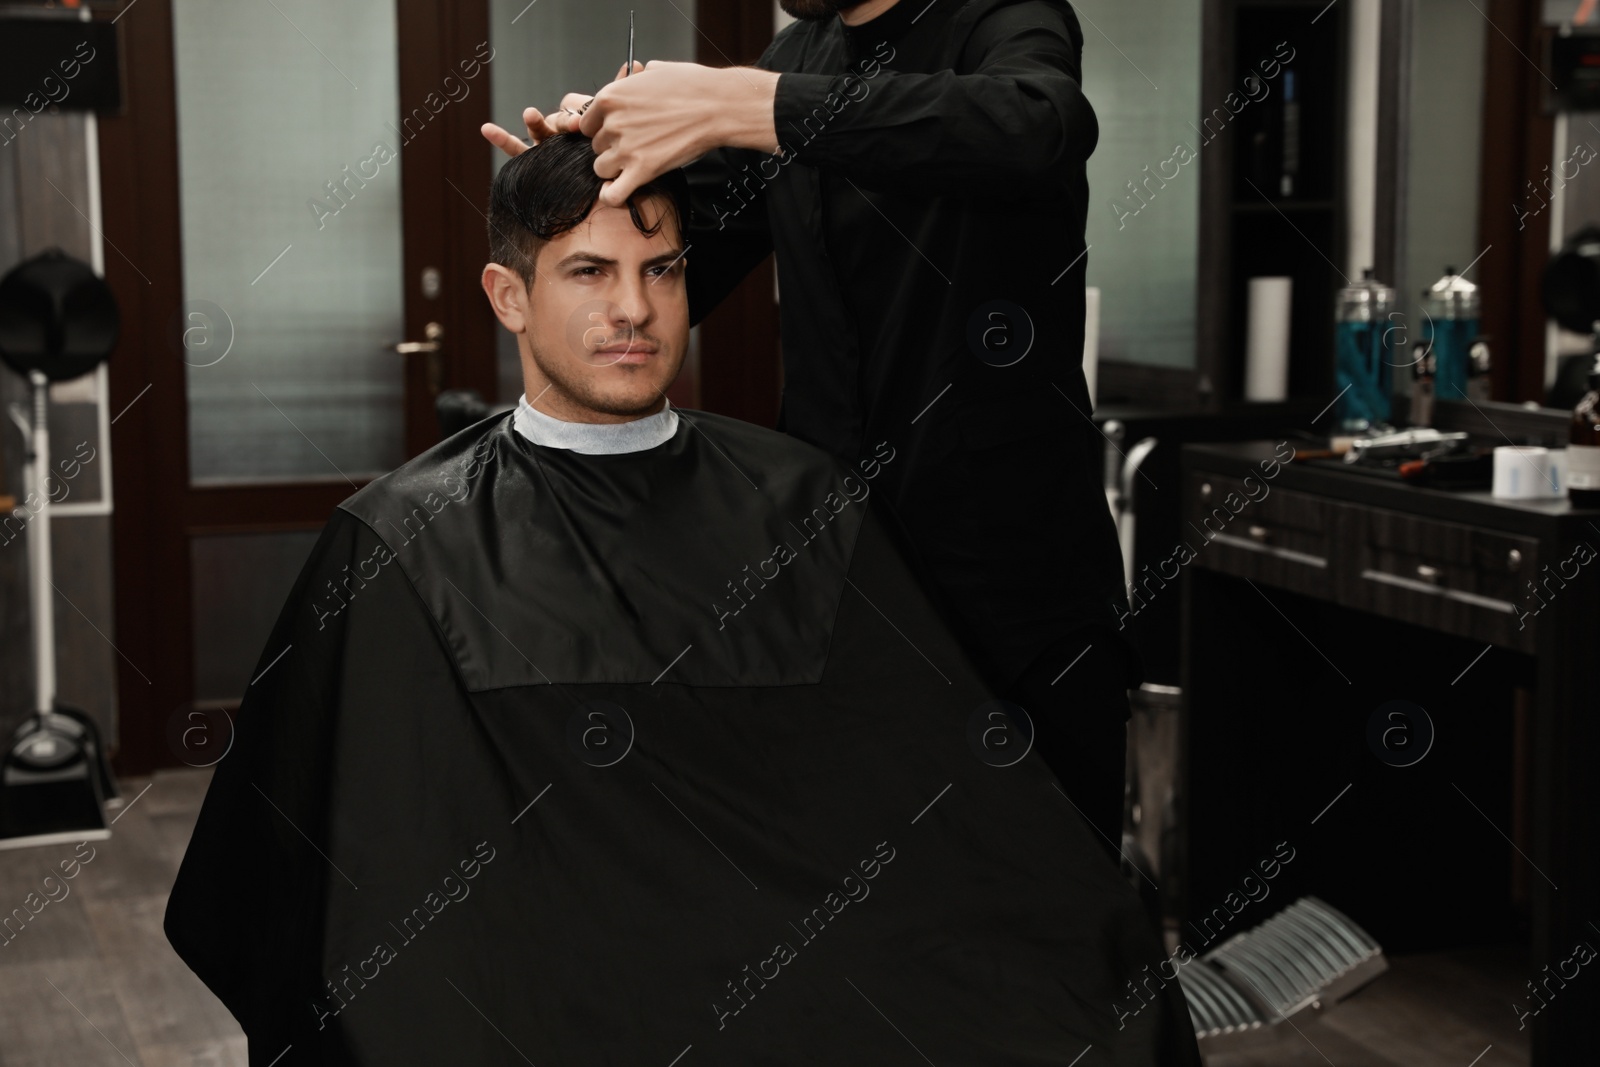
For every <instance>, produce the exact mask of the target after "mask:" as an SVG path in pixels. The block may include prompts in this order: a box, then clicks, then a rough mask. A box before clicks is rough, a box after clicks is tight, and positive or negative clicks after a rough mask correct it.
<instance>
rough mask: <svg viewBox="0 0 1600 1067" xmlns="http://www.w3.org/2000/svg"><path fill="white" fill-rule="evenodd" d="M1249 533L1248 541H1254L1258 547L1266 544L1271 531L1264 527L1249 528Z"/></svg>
mask: <svg viewBox="0 0 1600 1067" xmlns="http://www.w3.org/2000/svg"><path fill="white" fill-rule="evenodd" d="M1249 533H1250V540H1252V541H1254V542H1255V543H1256V544H1258V545H1264V544H1266V543H1267V538H1268V537H1269V536H1271V531H1270V530H1268V529H1267V528H1266V527H1265V526H1251V527H1250V530H1249Z"/></svg>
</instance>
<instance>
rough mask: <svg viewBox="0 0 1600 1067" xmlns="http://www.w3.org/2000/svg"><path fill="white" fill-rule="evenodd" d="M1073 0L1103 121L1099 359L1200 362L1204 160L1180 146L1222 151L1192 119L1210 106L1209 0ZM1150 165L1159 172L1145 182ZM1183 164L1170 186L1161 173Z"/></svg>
mask: <svg viewBox="0 0 1600 1067" xmlns="http://www.w3.org/2000/svg"><path fill="white" fill-rule="evenodd" d="M1073 7H1074V9H1075V10H1076V11H1077V12H1078V21H1079V22H1080V23H1081V24H1082V26H1083V87H1084V95H1086V96H1087V97H1088V98H1089V103H1090V104H1092V105H1093V106H1094V110H1095V115H1096V116H1097V117H1098V118H1099V120H1100V143H1099V146H1098V147H1097V148H1095V151H1094V155H1093V156H1091V157H1090V158H1089V227H1088V240H1089V244H1090V245H1091V246H1093V247H1092V248H1091V249H1090V250H1089V260H1088V284H1089V285H1093V286H1099V287H1100V358H1101V359H1115V360H1126V361H1128V362H1131V363H1154V364H1159V365H1162V366H1169V367H1193V366H1194V310H1195V262H1196V256H1197V255H1198V252H1199V209H1200V161H1199V159H1198V158H1195V159H1192V160H1191V161H1190V162H1188V163H1186V164H1184V163H1182V162H1180V161H1181V159H1182V158H1183V157H1182V156H1180V157H1179V159H1178V160H1174V159H1173V155H1174V151H1173V150H1174V149H1175V148H1176V147H1177V146H1178V145H1180V144H1182V145H1186V146H1188V147H1189V148H1191V149H1194V150H1196V151H1198V152H1205V151H1208V150H1209V151H1217V150H1218V149H1216V148H1211V149H1207V148H1205V147H1204V146H1202V145H1201V143H1200V138H1199V137H1198V136H1197V135H1196V133H1195V131H1194V127H1193V125H1192V123H1194V122H1195V120H1196V116H1197V115H1199V113H1200V110H1201V107H1200V2H1199V0H1145V2H1141V3H1137V4H1130V3H1122V2H1115V0H1081V2H1077V3H1074V5H1073ZM1169 160H1170V161H1172V162H1169ZM1146 167H1149V168H1150V169H1149V172H1148V174H1153V175H1158V180H1156V181H1153V182H1150V184H1149V185H1148V186H1147V185H1145V184H1144V183H1145V182H1146V180H1147V177H1148V175H1147V173H1146V171H1145V168H1146ZM1174 170H1176V171H1177V172H1178V173H1177V176H1176V177H1171V178H1169V180H1166V181H1165V184H1164V185H1162V184H1161V182H1160V180H1159V176H1162V175H1165V176H1170V175H1172V173H1173V171H1174ZM1129 182H1134V183H1135V184H1136V185H1139V186H1140V191H1141V194H1142V196H1143V201H1141V200H1140V199H1136V198H1135V197H1134V196H1133V194H1132V193H1131V192H1130V191H1129V190H1128V183H1129ZM1147 189H1153V190H1155V194H1154V195H1153V196H1152V195H1151V194H1150V193H1149V192H1148V191H1146V190H1147Z"/></svg>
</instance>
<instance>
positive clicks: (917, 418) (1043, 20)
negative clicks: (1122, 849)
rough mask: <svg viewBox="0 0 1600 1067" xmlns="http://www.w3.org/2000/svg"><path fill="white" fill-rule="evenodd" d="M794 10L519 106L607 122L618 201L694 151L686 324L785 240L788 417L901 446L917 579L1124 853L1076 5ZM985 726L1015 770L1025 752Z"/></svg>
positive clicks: (1122, 658)
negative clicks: (1088, 350)
mask: <svg viewBox="0 0 1600 1067" xmlns="http://www.w3.org/2000/svg"><path fill="white" fill-rule="evenodd" d="M781 4H782V7H783V9H784V10H785V11H786V12H788V13H789V14H790V15H792V16H794V17H795V18H796V19H798V20H799V21H798V22H796V23H794V24H793V25H790V26H788V27H786V28H785V29H784V30H783V31H782V32H780V33H779V34H778V36H777V38H776V40H774V41H773V42H772V44H771V46H770V47H768V49H767V50H766V52H765V54H764V55H763V56H762V57H761V59H760V60H759V61H758V63H757V65H756V66H755V67H730V68H721V69H719V68H713V67H706V66H701V65H698V64H693V63H666V62H652V63H649V64H648V65H644V66H639V65H636V66H635V67H634V68H633V70H632V71H631V72H630V74H629V76H627V77H619V78H618V79H617V80H616V81H614V82H612V83H611V84H610V85H607V86H605V87H604V88H602V89H601V90H600V91H599V92H598V93H597V94H596V95H595V96H593V97H592V98H591V97H588V96H583V95H578V94H572V95H569V96H567V97H566V98H565V99H564V100H563V101H562V102H561V110H559V111H553V112H551V113H550V114H545V113H542V112H540V111H539V110H537V109H535V108H529V109H528V110H527V111H526V112H525V113H524V116H523V117H524V121H525V122H526V124H527V127H528V133H529V135H530V137H531V138H532V139H533V140H534V141H535V142H537V141H539V140H541V139H543V138H544V137H547V136H550V135H552V134H553V133H557V132H569V131H573V130H577V131H580V132H582V133H584V134H586V135H588V136H589V137H591V138H592V139H593V141H594V146H595V149H596V151H597V152H598V159H597V162H596V165H595V169H596V171H597V172H598V173H599V175H600V176H601V177H603V178H607V179H611V182H610V184H609V185H608V186H607V187H606V189H605V191H604V192H603V193H602V199H603V201H604V202H606V203H610V204H621V203H623V202H624V201H625V200H626V199H627V197H628V195H629V194H630V193H631V192H632V191H633V190H634V189H636V188H638V187H639V186H640V185H642V184H644V183H645V182H647V181H649V180H651V179H652V178H654V177H656V176H657V175H659V174H662V173H664V172H666V171H668V170H671V169H673V168H679V167H682V168H685V169H686V172H687V174H688V176H689V178H690V180H691V184H692V187H693V191H694V212H695V216H696V219H695V222H694V224H693V225H692V226H691V228H690V230H689V232H688V235H687V240H688V253H687V260H688V267H687V277H688V285H689V297H690V304H691V309H692V317H693V319H694V321H696V322H698V321H699V320H700V319H702V318H703V317H704V316H705V315H706V314H708V313H709V312H710V311H711V310H712V309H713V308H715V307H716V305H717V303H718V302H719V301H720V300H722V299H723V298H724V297H725V296H726V295H727V294H728V293H729V292H730V291H731V290H732V289H733V288H734V286H735V285H737V284H738V283H739V281H740V280H741V279H742V278H743V277H744V276H745V275H746V274H748V273H749V272H750V271H751V270H752V269H753V268H754V267H755V266H756V265H757V264H759V263H760V262H762V261H763V260H764V259H765V258H766V257H767V256H768V255H769V254H771V253H776V255H777V266H778V280H779V289H780V292H781V296H782V299H781V322H782V342H783V372H784V390H783V403H782V409H781V414H780V416H779V429H782V430H784V431H786V432H788V433H790V434H792V435H794V436H796V437H799V438H801V439H803V440H805V441H808V442H810V443H812V444H814V445H817V446H818V447H820V448H823V449H825V450H827V451H828V452H830V453H832V454H833V455H834V456H835V457H836V458H837V459H838V461H839V462H840V463H843V464H845V465H846V466H848V467H851V468H854V467H855V466H856V464H857V462H858V461H859V460H860V459H862V458H864V457H868V456H870V455H872V454H873V453H874V449H877V448H879V447H881V445H882V444H883V443H887V446H888V449H892V450H893V453H892V454H893V455H894V456H895V457H896V458H895V459H894V460H893V462H889V463H885V464H884V465H883V472H882V476H881V478H880V479H879V480H878V482H877V483H876V486H875V488H877V490H878V492H879V493H880V494H882V495H883V497H884V498H885V499H887V500H888V501H889V502H890V503H891V504H892V505H893V507H894V510H895V512H896V513H897V515H898V517H899V520H900V522H901V524H902V526H903V533H904V536H905V538H906V540H907V541H908V542H909V544H908V549H909V551H910V552H911V553H912V555H913V557H914V558H915V559H916V561H917V563H918V566H919V567H920V569H921V573H922V576H923V579H924V581H925V584H926V585H927V586H928V587H929V588H930V590H931V591H932V592H933V593H934V595H935V596H936V597H938V598H940V599H941V601H942V603H943V605H944V607H945V610H946V612H947V614H948V615H949V618H950V622H951V624H952V625H953V626H954V627H955V629H956V632H957V634H958V635H959V637H960V638H961V640H962V642H963V643H964V645H965V647H966V650H967V652H968V653H969V655H970V656H971V658H972V659H973V661H974V662H975V663H976V664H977V665H978V666H979V668H980V669H981V670H982V671H983V673H984V674H985V676H986V677H987V679H988V681H989V683H990V684H991V686H992V687H993V688H994V689H995V690H996V692H998V693H999V694H1001V695H1003V696H1005V697H1006V698H1008V699H1009V700H1011V701H1012V702H1014V703H1015V704H1017V705H1019V706H1021V707H1022V708H1023V709H1024V710H1025V711H1026V712H1027V716H1028V718H1029V719H1030V720H1031V722H1032V724H1033V730H1034V733H1035V736H1034V738H1033V742H1032V743H1033V745H1034V747H1035V748H1037V749H1038V750H1039V752H1040V753H1041V755H1042V756H1043V757H1044V758H1045V760H1046V761H1047V763H1049V765H1050V766H1051V768H1052V769H1053V770H1054V771H1055V774H1056V776H1057V777H1058V778H1059V779H1060V782H1061V785H1062V786H1063V787H1064V789H1065V791H1066V792H1067V794H1068V796H1069V797H1070V798H1071V800H1072V802H1073V803H1074V804H1075V805H1076V806H1077V807H1078V809H1079V810H1080V812H1081V813H1082V814H1083V815H1084V816H1085V817H1086V818H1087V820H1088V821H1089V822H1090V823H1091V824H1092V825H1093V826H1094V827H1095V829H1096V830H1098V832H1099V836H1100V837H1101V838H1103V839H1104V843H1105V844H1106V847H1107V850H1108V852H1111V853H1115V852H1116V851H1117V849H1118V844H1117V843H1118V842H1120V840H1121V833H1122V808H1123V776H1124V756H1125V751H1126V722H1127V718H1128V700H1127V689H1128V688H1129V687H1131V686H1134V685H1137V684H1138V664H1137V656H1136V655H1135V654H1134V653H1133V652H1132V649H1131V648H1130V646H1129V645H1128V644H1127V643H1126V642H1125V641H1124V639H1123V637H1122V635H1121V634H1120V633H1119V625H1118V620H1119V618H1121V617H1123V615H1125V613H1126V612H1127V610H1128V609H1127V602H1126V593H1125V586H1124V580H1123V574H1122V564H1121V556H1120V553H1119V550H1118V545H1117V539H1116V534H1115V530H1114V527H1113V525H1112V521H1111V517H1110V514H1109V512H1108V510H1107V508H1106V503H1105V496H1104V493H1103V491H1102V488H1101V485H1100V477H1099V471H1100V459H1099V455H1100V451H1099V450H1100V444H1101V442H1100V439H1099V434H1098V431H1097V429H1096V428H1095V426H1094V424H1093V423H1092V422H1091V421H1090V400H1089V395H1088V389H1087V386H1086V385H1085V381H1084V375H1083V369H1082V353H1083V320H1084V275H1085V269H1086V266H1087V251H1088V250H1087V247H1086V246H1085V243H1084V219H1085V213H1086V211H1087V207H1088V197H1089V187H1088V182H1087V180H1086V177H1085V173H1084V166H1085V162H1086V161H1087V159H1088V158H1089V155H1090V153H1091V152H1092V151H1093V150H1094V147H1095V142H1096V139H1097V137H1098V127H1097V125H1096V122H1095V116H1094V111H1093V109H1092V108H1091V107H1090V106H1089V102H1088V101H1087V100H1086V99H1084V96H1083V89H1082V66H1081V56H1082V48H1083V33H1082V31H1081V29H1080V28H1079V25H1078V20H1077V17H1076V15H1075V14H1074V13H1073V11H1072V8H1071V7H1069V6H1068V5H1067V4H1066V3H1063V2H1059V0H932V2H931V3H930V2H929V0H857V2H850V0H781ZM484 134H485V136H487V137H488V138H489V139H490V140H491V141H492V142H493V143H495V144H497V145H499V146H500V147H501V148H502V149H504V150H505V151H506V152H508V153H510V154H513V155H515V154H517V153H518V152H520V151H522V150H523V149H524V148H525V147H526V146H525V144H524V142H523V141H522V139H521V138H519V137H516V136H513V135H512V134H511V133H509V132H507V131H505V130H501V129H499V128H498V127H493V126H486V127H485V128H484ZM888 449H884V450H883V451H884V452H885V453H887V452H888ZM878 458H879V459H881V458H882V457H881V455H879V456H878ZM893 621H894V620H891V622H893ZM974 710H977V709H974ZM985 736H986V737H988V738H991V739H993V740H994V742H995V744H994V745H993V746H992V748H993V750H992V751H991V752H990V753H989V754H988V755H986V758H992V759H994V761H995V762H998V763H1003V762H1004V760H1005V759H1006V758H1008V756H1006V755H1005V753H1008V752H1016V753H1019V754H1020V753H1021V751H1022V750H1023V749H1024V748H1026V746H1027V744H1028V739H1027V737H1026V736H1025V731H1024V730H1022V729H1021V728H1019V729H1018V732H1017V733H1016V735H1015V736H1013V737H1010V738H1005V737H1003V736H1000V735H999V734H994V733H991V734H986V735H985ZM1005 744H1011V745H1013V748H1011V749H1009V750H1007V749H1004V748H1003V746H1004V745H1005ZM1047 800H1048V798H1041V803H1043V802H1046V801H1047Z"/></svg>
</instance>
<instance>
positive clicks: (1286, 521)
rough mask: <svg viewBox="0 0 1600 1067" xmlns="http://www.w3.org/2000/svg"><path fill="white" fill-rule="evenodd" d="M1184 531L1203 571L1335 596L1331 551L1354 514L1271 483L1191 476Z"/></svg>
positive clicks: (1196, 473) (1203, 473) (1200, 474)
mask: <svg viewBox="0 0 1600 1067" xmlns="http://www.w3.org/2000/svg"><path fill="white" fill-rule="evenodd" d="M1187 489H1188V492H1187V493H1185V500H1186V501H1187V507H1186V508H1185V515H1184V518H1185V520H1186V521H1185V527H1184V529H1183V531H1182V533H1183V534H1184V535H1185V537H1187V538H1189V539H1190V540H1188V542H1187V543H1188V544H1189V545H1191V546H1192V550H1193V552H1194V554H1195V562H1196V564H1197V565H1198V566H1202V567H1207V568H1209V569H1211V570H1217V571H1222V572H1224V573H1227V574H1232V575H1235V576H1237V577H1240V578H1248V579H1250V580H1251V581H1254V582H1263V583H1266V584H1268V585H1274V586H1278V587H1279V588H1282V589H1289V590H1292V591H1294V592H1297V593H1305V594H1308V595H1311V596H1320V597H1324V598H1327V599H1333V589H1334V586H1333V582H1332V573H1333V569H1334V564H1335V561H1334V560H1333V558H1332V554H1333V552H1334V551H1335V546H1336V545H1337V543H1338V538H1337V535H1336V531H1337V528H1338V527H1339V526H1340V524H1341V523H1343V522H1344V521H1345V519H1344V513H1345V512H1346V511H1348V510H1349V509H1348V508H1346V507H1345V506H1344V505H1341V504H1337V503H1334V502H1333V501H1331V500H1328V499H1326V498H1324V497H1320V496H1313V495H1312V494H1309V493H1300V492H1296V491H1294V490H1292V489H1280V488H1277V487H1276V486H1274V485H1273V484H1272V483H1271V481H1269V480H1267V479H1265V478H1262V477H1256V476H1252V477H1250V478H1248V479H1241V478H1235V477H1232V476H1229V475H1221V474H1213V473H1211V472H1209V471H1192V472H1190V474H1189V484H1188V486H1187Z"/></svg>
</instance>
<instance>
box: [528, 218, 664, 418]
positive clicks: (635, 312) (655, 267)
mask: <svg viewBox="0 0 1600 1067" xmlns="http://www.w3.org/2000/svg"><path fill="white" fill-rule="evenodd" d="M663 212H665V213H666V214H667V216H668V218H667V219H666V220H665V222H664V223H663V224H662V225H661V226H660V229H659V230H658V231H657V233H656V235H655V236H654V237H649V236H646V235H645V234H644V233H642V232H640V230H639V228H638V227H637V226H635V225H634V224H633V219H632V218H631V217H630V216H629V214H628V210H627V208H626V207H623V208H608V207H601V206H599V205H596V207H595V209H594V211H592V212H591V213H590V214H589V217H588V218H587V219H585V220H584V221H583V222H582V223H580V224H578V226H577V227H575V228H574V229H572V230H569V231H568V232H567V233H564V234H562V235H561V236H560V237H557V238H555V239H554V240H552V241H549V242H547V243H546V244H545V245H544V246H543V247H542V248H540V249H539V254H538V260H537V268H538V269H537V271H536V272H535V274H534V277H533V285H532V287H531V289H530V291H529V300H528V310H529V314H528V316H527V323H526V325H527V337H528V345H527V346H526V347H525V349H524V352H525V355H524V358H525V359H526V358H528V357H529V356H531V358H532V361H533V364H534V366H533V367H532V368H527V367H525V368H524V372H525V377H527V378H528V379H529V381H528V382H527V385H528V387H529V389H528V399H529V400H530V401H533V402H534V403H535V404H536V406H537V407H539V408H540V409H542V410H544V411H546V412H548V413H550V414H553V415H555V416H556V417H557V418H565V419H568V420H569V421H612V420H613V419H619V418H629V417H635V416H639V415H645V414H649V413H651V412H653V411H655V410H656V409H657V408H658V407H659V406H660V405H661V403H662V402H663V395H664V394H665V392H666V389H667V386H669V385H671V384H672V381H673V379H674V378H676V377H677V376H678V370H679V369H680V368H681V367H682V366H683V360H684V355H685V353H686V352H687V349H688V345H689V299H688V293H687V290H686V289H685V287H684V267H685V265H686V262H687V261H686V260H685V259H684V256H683V251H684V249H683V244H682V239H681V237H680V236H679V234H678V227H677V225H676V223H675V221H674V218H673V217H672V216H673V212H672V209H671V208H670V207H669V206H668V205H667V204H666V203H665V202H664V201H661V200H647V201H645V202H643V203H641V204H640V205H639V214H640V215H641V216H642V217H643V219H644V221H645V224H646V225H648V226H650V227H652V228H654V227H655V226H656V224H657V223H658V222H659V221H660V219H661V215H662V213H663ZM535 372H536V373H535ZM541 377H542V378H543V380H544V383H543V384H540V382H539V380H538V379H539V378H541ZM546 385H548V386H549V389H548V390H545V386H546ZM542 391H544V392H547V393H548V395H546V396H545V397H544V398H543V400H538V399H536V398H537V397H538V394H539V393H540V392H542ZM596 416H599V419H598V420H597V419H596V418H595V417H596ZM608 416H609V417H610V418H607V417H608Z"/></svg>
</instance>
